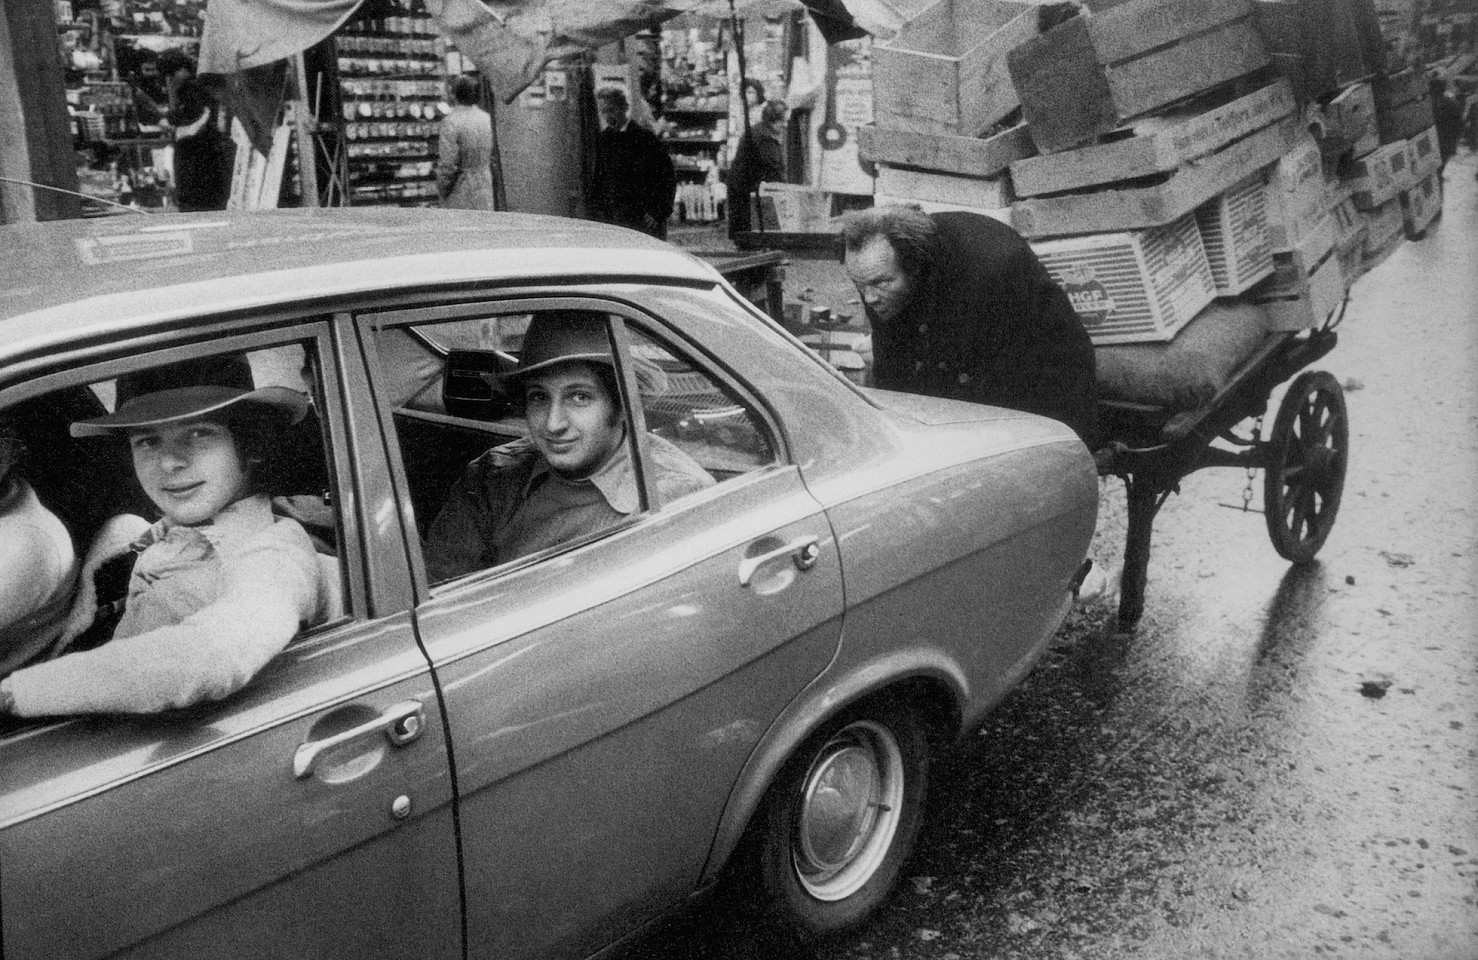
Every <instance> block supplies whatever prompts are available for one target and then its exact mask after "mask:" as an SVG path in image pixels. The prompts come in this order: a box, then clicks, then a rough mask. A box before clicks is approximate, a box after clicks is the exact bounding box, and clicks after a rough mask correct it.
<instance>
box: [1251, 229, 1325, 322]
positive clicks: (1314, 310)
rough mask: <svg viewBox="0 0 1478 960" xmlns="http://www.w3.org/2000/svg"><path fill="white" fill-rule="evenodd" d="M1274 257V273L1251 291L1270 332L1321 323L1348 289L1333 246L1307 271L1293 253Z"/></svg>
mask: <svg viewBox="0 0 1478 960" xmlns="http://www.w3.org/2000/svg"><path fill="white" fill-rule="evenodd" d="M1273 259H1274V269H1273V275H1272V276H1271V277H1269V278H1268V279H1267V280H1265V281H1263V283H1262V284H1260V285H1258V286H1256V287H1254V288H1253V289H1252V290H1251V291H1250V292H1249V293H1248V297H1249V299H1250V300H1251V301H1252V302H1253V303H1255V304H1258V305H1259V306H1261V307H1263V311H1264V313H1263V315H1264V316H1265V317H1266V318H1267V324H1268V332H1269V333H1277V332H1282V331H1292V330H1306V329H1308V328H1309V327H1317V326H1319V325H1320V324H1322V323H1323V322H1324V321H1325V320H1326V319H1328V317H1329V315H1330V314H1331V313H1333V312H1334V311H1335V309H1336V308H1338V307H1339V305H1340V302H1341V301H1343V300H1344V298H1345V293H1346V292H1347V291H1348V290H1349V285H1348V284H1347V283H1346V281H1345V274H1344V269H1343V268H1342V267H1341V266H1340V262H1339V257H1337V256H1335V253H1334V248H1333V247H1330V249H1329V250H1328V252H1326V253H1325V255H1324V259H1323V260H1321V261H1319V263H1317V264H1315V265H1314V269H1313V272H1312V273H1309V274H1307V275H1306V274H1305V273H1304V271H1303V270H1302V269H1300V267H1299V266H1298V265H1297V264H1296V263H1295V262H1294V260H1293V256H1292V254H1287V253H1280V254H1275V255H1274V258H1273Z"/></svg>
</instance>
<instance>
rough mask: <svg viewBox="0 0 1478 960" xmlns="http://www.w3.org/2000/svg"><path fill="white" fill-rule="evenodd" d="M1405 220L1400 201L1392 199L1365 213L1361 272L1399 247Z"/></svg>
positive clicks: (1377, 264) (1376, 264)
mask: <svg viewBox="0 0 1478 960" xmlns="http://www.w3.org/2000/svg"><path fill="white" fill-rule="evenodd" d="M1404 220H1405V218H1404V217H1403V216H1402V214H1401V200H1400V199H1399V198H1398V197H1392V198H1391V199H1389V200H1387V201H1386V202H1385V203H1383V204H1381V205H1380V206H1378V207H1376V208H1375V209H1374V210H1370V211H1368V212H1366V213H1365V227H1366V233H1365V249H1364V251H1363V252H1362V255H1361V270H1362V272H1368V271H1370V270H1373V269H1374V268H1375V267H1377V266H1379V265H1380V263H1381V262H1382V261H1383V260H1385V259H1386V257H1389V256H1390V255H1391V252H1392V251H1394V250H1395V249H1396V248H1397V247H1399V246H1400V245H1401V243H1402V241H1403V240H1404V239H1405V237H1404V236H1403V235H1402V228H1403V226H1404Z"/></svg>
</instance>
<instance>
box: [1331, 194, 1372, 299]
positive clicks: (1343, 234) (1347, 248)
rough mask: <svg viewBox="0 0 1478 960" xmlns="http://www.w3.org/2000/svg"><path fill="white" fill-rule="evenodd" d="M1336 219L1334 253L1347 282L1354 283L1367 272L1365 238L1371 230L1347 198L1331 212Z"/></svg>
mask: <svg viewBox="0 0 1478 960" xmlns="http://www.w3.org/2000/svg"><path fill="white" fill-rule="evenodd" d="M1329 214H1330V216H1331V217H1332V218H1333V219H1334V252H1335V255H1336V256H1338V257H1339V262H1340V266H1341V267H1342V268H1343V269H1344V272H1345V282H1346V283H1354V282H1355V280H1356V278H1358V277H1359V276H1360V275H1361V274H1362V273H1364V272H1365V265H1364V262H1363V261H1364V256H1365V237H1366V235H1367V234H1368V233H1369V231H1370V228H1369V226H1368V225H1367V224H1366V222H1365V215H1364V214H1362V213H1361V212H1360V211H1359V210H1357V209H1356V208H1355V201H1353V200H1351V199H1349V198H1348V197H1346V198H1345V199H1343V200H1341V201H1340V202H1339V203H1338V204H1336V205H1335V207H1334V209H1333V210H1331V211H1329Z"/></svg>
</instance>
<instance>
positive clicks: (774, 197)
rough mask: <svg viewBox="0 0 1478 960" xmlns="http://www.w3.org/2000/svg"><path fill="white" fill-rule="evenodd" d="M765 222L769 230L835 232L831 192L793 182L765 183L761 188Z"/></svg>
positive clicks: (761, 208)
mask: <svg viewBox="0 0 1478 960" xmlns="http://www.w3.org/2000/svg"><path fill="white" fill-rule="evenodd" d="M758 200H759V208H760V217H761V218H762V219H761V222H762V223H763V224H764V226H765V229H766V230H778V231H781V232H784V233H834V232H837V230H838V228H837V227H836V225H834V224H833V223H832V216H831V193H830V192H828V191H826V190H817V189H816V188H814V187H805V186H798V185H796V184H790V183H762V184H760V188H759V197H758Z"/></svg>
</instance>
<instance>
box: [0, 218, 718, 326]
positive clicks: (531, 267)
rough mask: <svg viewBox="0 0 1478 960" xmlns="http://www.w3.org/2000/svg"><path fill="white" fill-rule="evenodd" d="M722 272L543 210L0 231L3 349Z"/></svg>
mask: <svg viewBox="0 0 1478 960" xmlns="http://www.w3.org/2000/svg"><path fill="white" fill-rule="evenodd" d="M718 278H719V275H718V273H717V271H715V270H714V269H713V268H712V267H710V266H708V265H707V264H704V263H703V262H702V261H700V260H698V259H697V258H696V257H693V256H690V255H688V254H685V253H683V252H681V251H679V250H677V249H676V248H674V247H671V246H668V245H667V244H665V243H661V242H659V241H657V240H653V239H651V238H649V237H646V236H644V235H642V234H638V233H636V232H634V231H631V230H624V229H621V228H619V227H612V226H607V225H604V224H597V223H592V222H589V221H583V220H573V219H568V218H562V217H550V216H541V215H536V214H516V213H487V212H482V211H455V210H436V209H427V208H399V207H375V208H364V209H346V208H330V209H304V210H267V211H222V212H218V213H198V214H155V215H141V216H116V217H104V218H95V219H81V220H65V221H53V222H49V223H34V224H17V225H9V226H5V227H0V345H7V344H9V345H15V344H17V343H19V342H25V341H31V340H33V339H39V340H46V339H53V338H57V337H62V336H66V335H69V334H73V335H75V334H77V333H79V332H85V331H86V330H87V329H88V328H91V327H99V328H101V327H106V328H109V329H116V328H118V327H119V326H125V327H127V326H135V325H146V324H148V323H150V322H151V321H158V320H165V319H169V318H177V317H180V316H189V315H193V314H201V313H207V312H209V313H218V312H225V311H230V310H241V309H251V308H266V307H271V306H274V305H278V304H285V303H293V302H301V301H309V300H318V299H322V298H327V297H334V296H338V295H342V294H351V293H359V292H372V291H394V290H397V289H405V288H410V287H415V286H425V285H437V284H447V285H455V284H458V283H474V282H488V283H493V284H497V283H507V282H512V281H524V280H529V281H534V282H539V281H547V280H556V281H573V280H580V279H622V280H631V281H636V282H641V281H644V280H666V281H669V282H670V281H673V280H676V281H679V282H689V283H692V282H702V283H712V282H716V281H717V280H718ZM32 345H33V346H34V344H32Z"/></svg>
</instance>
